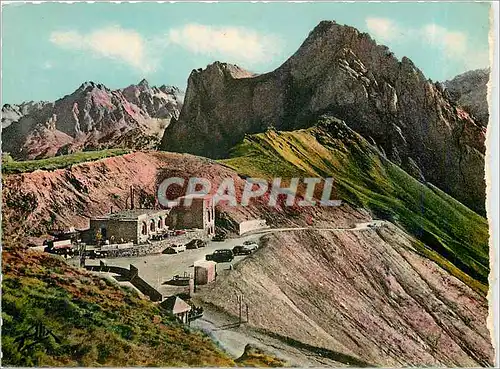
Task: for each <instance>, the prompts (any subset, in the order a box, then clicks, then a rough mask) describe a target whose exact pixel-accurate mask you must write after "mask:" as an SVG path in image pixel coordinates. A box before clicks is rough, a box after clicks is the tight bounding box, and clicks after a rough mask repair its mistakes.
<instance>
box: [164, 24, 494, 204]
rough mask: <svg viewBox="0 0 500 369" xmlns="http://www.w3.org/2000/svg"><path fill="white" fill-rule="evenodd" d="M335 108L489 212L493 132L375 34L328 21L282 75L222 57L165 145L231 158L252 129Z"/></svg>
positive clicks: (297, 122)
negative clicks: (488, 141)
mask: <svg viewBox="0 0 500 369" xmlns="http://www.w3.org/2000/svg"><path fill="white" fill-rule="evenodd" d="M327 112H328V113H333V114H334V115H335V116H337V117H339V118H340V119H343V120H345V121H346V123H347V124H348V125H349V126H350V127H351V128H353V129H355V130H356V131H358V132H359V133H361V134H362V135H363V136H365V137H367V138H369V139H370V140H373V141H374V142H375V143H376V144H377V145H378V146H379V147H380V148H381V149H382V150H383V151H384V152H385V153H386V154H387V156H388V158H390V159H391V160H393V161H394V162H396V163H397V164H399V165H400V166H401V167H402V168H404V169H408V171H409V172H410V173H417V174H418V177H419V179H421V180H423V178H421V177H422V176H423V177H425V180H427V181H430V182H432V183H434V184H435V185H437V186H438V187H440V188H441V189H443V190H445V191H446V192H448V193H449V194H451V195H452V196H454V197H455V198H457V199H458V200H460V201H461V202H463V203H464V204H466V205H467V206H469V207H470V208H472V209H474V210H476V211H478V212H480V213H484V199H485V182H484V152H485V146H484V140H485V128H484V127H482V126H481V125H480V124H478V123H477V122H475V121H474V119H472V118H471V117H470V115H469V114H468V113H467V112H466V111H464V110H462V109H461V108H459V107H457V106H455V105H453V104H451V103H450V101H449V99H448V98H447V97H446V94H445V93H444V91H443V86H442V85H441V84H434V83H432V82H431V81H429V80H428V79H426V78H425V76H424V75H423V73H422V72H421V71H420V70H419V69H418V68H417V67H415V65H414V64H413V63H412V62H411V60H410V59H408V58H406V57H404V58H403V59H402V60H401V61H399V60H398V59H397V58H396V57H394V55H393V54H392V53H391V52H390V50H389V49H388V48H387V47H386V46H383V45H377V44H376V43H375V41H374V40H372V39H371V37H370V36H369V35H368V34H366V33H361V32H359V31H358V30H357V29H355V28H353V27H349V26H343V25H339V24H337V23H335V22H329V21H328V22H327V21H324V22H321V23H320V24H319V25H318V26H317V27H316V28H315V29H314V30H313V31H312V32H311V33H310V35H309V37H308V38H307V39H306V40H305V41H304V43H303V44H302V46H301V47H300V48H299V50H298V51H297V52H296V53H295V54H294V55H293V56H292V57H290V59H288V60H287V61H286V62H285V63H284V64H283V65H282V66H281V67H279V68H278V69H276V70H275V71H273V72H270V73H267V74H263V75H258V76H254V75H252V74H251V73H249V72H245V71H243V70H242V69H241V68H239V67H237V66H232V65H229V64H225V63H220V62H215V63H214V64H211V65H209V66H208V67H207V68H206V69H204V70H200V69H198V70H194V71H193V72H192V73H191V75H190V76H189V80H188V88H187V91H186V96H185V101H184V106H183V108H182V111H181V114H180V117H179V119H178V120H176V121H172V124H171V125H170V126H169V127H168V128H167V129H166V130H165V133H164V136H163V139H162V143H161V146H160V147H161V148H162V149H164V150H169V151H178V152H189V153H193V154H197V155H204V156H209V157H212V158H221V157H225V156H226V155H227V154H228V153H229V151H230V149H231V147H233V146H234V145H235V144H236V143H238V142H239V141H241V140H242V139H243V137H244V135H245V134H247V133H255V132H262V131H265V130H266V129H267V128H268V127H271V126H273V127H275V128H277V129H281V130H293V129H298V128H303V127H306V126H308V125H310V124H312V123H313V122H314V118H315V117H317V116H318V115H320V114H323V113H327Z"/></svg>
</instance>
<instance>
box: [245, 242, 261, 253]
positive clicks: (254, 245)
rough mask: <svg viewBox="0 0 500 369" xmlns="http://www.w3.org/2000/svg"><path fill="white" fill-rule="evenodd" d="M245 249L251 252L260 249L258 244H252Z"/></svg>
mask: <svg viewBox="0 0 500 369" xmlns="http://www.w3.org/2000/svg"><path fill="white" fill-rule="evenodd" d="M245 247H246V248H247V249H249V250H250V251H251V252H254V251H257V249H258V248H259V245H257V244H256V243H251V244H249V245H245Z"/></svg>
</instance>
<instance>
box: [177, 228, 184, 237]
mask: <svg viewBox="0 0 500 369" xmlns="http://www.w3.org/2000/svg"><path fill="white" fill-rule="evenodd" d="M183 234H186V231H183V230H182V229H179V230H177V231H175V235H176V236H181V235H183Z"/></svg>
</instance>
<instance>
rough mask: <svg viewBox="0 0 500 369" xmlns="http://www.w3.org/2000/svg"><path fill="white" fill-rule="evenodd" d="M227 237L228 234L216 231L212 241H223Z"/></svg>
mask: <svg viewBox="0 0 500 369" xmlns="http://www.w3.org/2000/svg"><path fill="white" fill-rule="evenodd" d="M225 239H226V234H225V233H216V234H215V236H214V237H213V238H212V241H215V242H222V241H224V240H225Z"/></svg>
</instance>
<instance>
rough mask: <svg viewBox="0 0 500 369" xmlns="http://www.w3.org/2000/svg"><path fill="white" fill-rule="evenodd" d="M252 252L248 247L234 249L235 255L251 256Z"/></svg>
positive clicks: (240, 246)
mask: <svg viewBox="0 0 500 369" xmlns="http://www.w3.org/2000/svg"><path fill="white" fill-rule="evenodd" d="M251 253H252V250H250V249H249V248H248V247H247V246H246V245H239V246H234V247H233V255H234V256H237V255H250V254H251Z"/></svg>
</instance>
